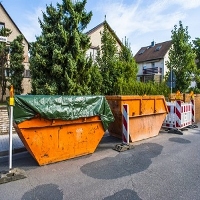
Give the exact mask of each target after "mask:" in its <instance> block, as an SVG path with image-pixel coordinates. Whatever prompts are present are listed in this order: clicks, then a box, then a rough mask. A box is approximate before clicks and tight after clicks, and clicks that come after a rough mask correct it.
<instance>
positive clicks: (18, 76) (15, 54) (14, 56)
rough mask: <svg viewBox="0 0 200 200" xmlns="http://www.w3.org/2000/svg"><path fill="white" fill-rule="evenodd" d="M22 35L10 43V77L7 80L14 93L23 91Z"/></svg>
mask: <svg viewBox="0 0 200 200" xmlns="http://www.w3.org/2000/svg"><path fill="white" fill-rule="evenodd" d="M22 43H23V36H22V35H19V36H17V38H16V39H14V40H13V41H12V42H11V43H10V66H9V71H10V75H11V76H10V78H9V79H8V82H10V84H11V85H13V86H14V89H15V94H21V93H22V92H23V88H22V80H23V72H24V65H23V60H24V47H23V45H22Z"/></svg>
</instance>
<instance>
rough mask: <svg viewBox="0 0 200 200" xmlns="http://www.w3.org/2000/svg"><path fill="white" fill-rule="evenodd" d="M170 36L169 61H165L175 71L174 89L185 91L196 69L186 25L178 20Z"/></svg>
mask: <svg viewBox="0 0 200 200" xmlns="http://www.w3.org/2000/svg"><path fill="white" fill-rule="evenodd" d="M171 38H172V47H171V49H170V51H169V61H168V62H167V63H166V64H167V68H168V69H169V71H170V70H173V72H174V73H175V76H176V87H175V91H177V90H180V91H181V92H185V91H186V90H187V89H188V88H189V86H190V84H191V81H192V80H193V76H192V75H194V74H195V71H196V64H195V53H194V51H193V49H192V44H191V43H190V42H189V40H190V36H189V34H188V27H187V26H186V28H184V27H183V24H182V22H181V21H180V22H179V27H178V26H177V25H175V26H174V29H173V30H172V36H171ZM168 75H169V74H168ZM168 75H167V76H168Z"/></svg>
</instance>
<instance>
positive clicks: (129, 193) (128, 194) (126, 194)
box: [103, 189, 142, 200]
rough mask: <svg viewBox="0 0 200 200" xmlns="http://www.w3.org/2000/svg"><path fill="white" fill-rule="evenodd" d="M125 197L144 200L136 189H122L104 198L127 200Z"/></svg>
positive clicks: (106, 199)
mask: <svg viewBox="0 0 200 200" xmlns="http://www.w3.org/2000/svg"><path fill="white" fill-rule="evenodd" d="M125 199H132V200H142V199H141V198H140V197H139V196H138V195H137V193H136V192H135V191H133V190H128V189H125V190H121V191H119V192H117V193H115V194H114V195H112V196H109V197H106V198H104V199H103V200H125Z"/></svg>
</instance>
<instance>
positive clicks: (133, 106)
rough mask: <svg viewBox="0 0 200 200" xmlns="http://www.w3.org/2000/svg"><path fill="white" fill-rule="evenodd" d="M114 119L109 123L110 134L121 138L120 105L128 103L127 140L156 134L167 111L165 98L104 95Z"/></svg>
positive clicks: (159, 96) (136, 139) (160, 96)
mask: <svg viewBox="0 0 200 200" xmlns="http://www.w3.org/2000/svg"><path fill="white" fill-rule="evenodd" d="M106 99H107V101H108V104H109V105H110V108H111V110H112V113H113V115H114V118H115V121H114V122H112V123H110V125H109V127H108V131H109V133H110V135H112V136H115V137H118V138H122V134H123V127H122V106H123V104H128V105H129V135H130V137H129V140H130V142H136V141H139V140H143V139H147V138H150V137H154V136H157V135H158V134H159V131H160V129H161V126H162V123H163V121H164V119H165V117H166V115H167V113H168V109H167V105H166V102H165V98H164V96H162V95H155V96H153V95H152V96H136V95H134V96H128V95H127V96H106Z"/></svg>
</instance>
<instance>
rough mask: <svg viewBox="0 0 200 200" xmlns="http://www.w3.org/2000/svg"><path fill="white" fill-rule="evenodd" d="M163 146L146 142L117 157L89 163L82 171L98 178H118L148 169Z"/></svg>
mask: <svg viewBox="0 0 200 200" xmlns="http://www.w3.org/2000/svg"><path fill="white" fill-rule="evenodd" d="M162 149H163V146H161V145H159V144H156V143H144V144H140V145H137V146H135V148H134V149H132V150H129V151H128V153H127V152H121V153H119V154H118V155H116V156H115V157H106V158H104V159H101V160H98V161H94V162H91V163H87V164H86V165H84V166H82V167H81V171H82V172H83V173H84V174H86V175H87V176H89V177H92V178H96V179H116V178H121V177H124V176H129V175H131V174H134V173H139V172H142V171H144V170H146V169H147V168H148V167H149V166H150V165H151V163H152V161H151V159H152V158H154V157H157V156H158V155H160V154H161V152H162Z"/></svg>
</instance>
